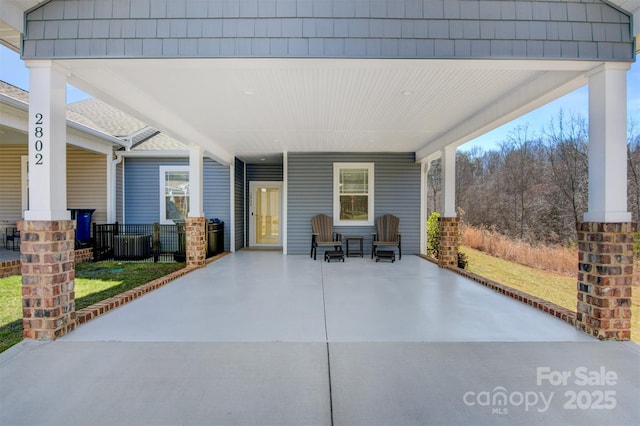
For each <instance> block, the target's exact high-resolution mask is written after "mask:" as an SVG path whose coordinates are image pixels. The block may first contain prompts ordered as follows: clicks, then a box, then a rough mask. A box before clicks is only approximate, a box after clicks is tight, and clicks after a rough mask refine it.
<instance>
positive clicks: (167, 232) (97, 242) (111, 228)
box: [92, 222, 185, 262]
mask: <svg viewBox="0 0 640 426" xmlns="http://www.w3.org/2000/svg"><path fill="white" fill-rule="evenodd" d="M92 239H93V260H126V261H145V262H175V261H180V262H184V257H185V256H184V253H185V246H184V241H185V236H184V227H182V229H181V230H179V229H178V226H176V225H160V224H159V223H154V224H143V225H130V224H119V223H117V222H116V223H107V224H102V225H98V224H96V223H94V224H93V237H92ZM180 242H182V244H180ZM180 253H183V255H182V258H181V257H180Z"/></svg>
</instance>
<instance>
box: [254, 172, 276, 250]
mask: <svg viewBox="0 0 640 426" xmlns="http://www.w3.org/2000/svg"><path fill="white" fill-rule="evenodd" d="M281 193H282V182H249V235H250V244H249V245H250V246H252V247H255V246H258V247H259V246H265V247H282V232H281V230H280V224H281V223H282V220H281V217H280V215H281V211H282V197H281V195H280V194H281Z"/></svg>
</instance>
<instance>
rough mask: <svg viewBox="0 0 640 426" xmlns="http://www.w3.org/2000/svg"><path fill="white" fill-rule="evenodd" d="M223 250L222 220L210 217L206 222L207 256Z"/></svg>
mask: <svg viewBox="0 0 640 426" xmlns="http://www.w3.org/2000/svg"><path fill="white" fill-rule="evenodd" d="M223 251H224V222H222V221H220V219H212V220H210V221H209V223H207V257H211V256H215V255H216V254H220V253H222V252H223Z"/></svg>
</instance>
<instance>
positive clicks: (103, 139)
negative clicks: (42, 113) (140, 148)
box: [67, 120, 127, 146]
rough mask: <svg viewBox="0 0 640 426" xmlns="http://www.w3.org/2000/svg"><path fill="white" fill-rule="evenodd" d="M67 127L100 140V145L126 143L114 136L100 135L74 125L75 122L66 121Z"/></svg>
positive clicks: (123, 144)
mask: <svg viewBox="0 0 640 426" xmlns="http://www.w3.org/2000/svg"><path fill="white" fill-rule="evenodd" d="M67 127H69V128H71V129H75V130H78V131H80V132H82V133H85V134H87V135H90V136H93V137H95V138H98V139H100V140H101V143H102V144H105V143H108V144H109V145H110V146H111V145H120V146H126V145H127V144H126V142H125V141H123V140H122V139H118V138H116V137H115V136H111V135H108V134H106V133H102V132H100V131H98V130H95V129H92V128H91V127H87V126H83V125H82V124H80V123H76V122H75V121H70V120H67Z"/></svg>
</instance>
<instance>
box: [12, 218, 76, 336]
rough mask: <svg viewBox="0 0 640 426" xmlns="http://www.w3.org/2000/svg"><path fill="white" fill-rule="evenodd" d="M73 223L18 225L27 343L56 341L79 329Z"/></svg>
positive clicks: (31, 222) (24, 333)
mask: <svg viewBox="0 0 640 426" xmlns="http://www.w3.org/2000/svg"><path fill="white" fill-rule="evenodd" d="M75 226H76V222H75V221H74V220H54V221H22V222H18V229H19V230H20V236H21V245H20V250H21V263H22V267H21V271H22V318H23V319H22V326H23V330H24V331H23V336H24V337H25V338H26V339H37V340H55V339H56V338H58V337H60V336H63V335H65V334H67V333H69V332H71V331H73V330H74V329H75V327H76V312H75V293H74V279H75V271H74V256H75V254H74V246H75Z"/></svg>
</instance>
